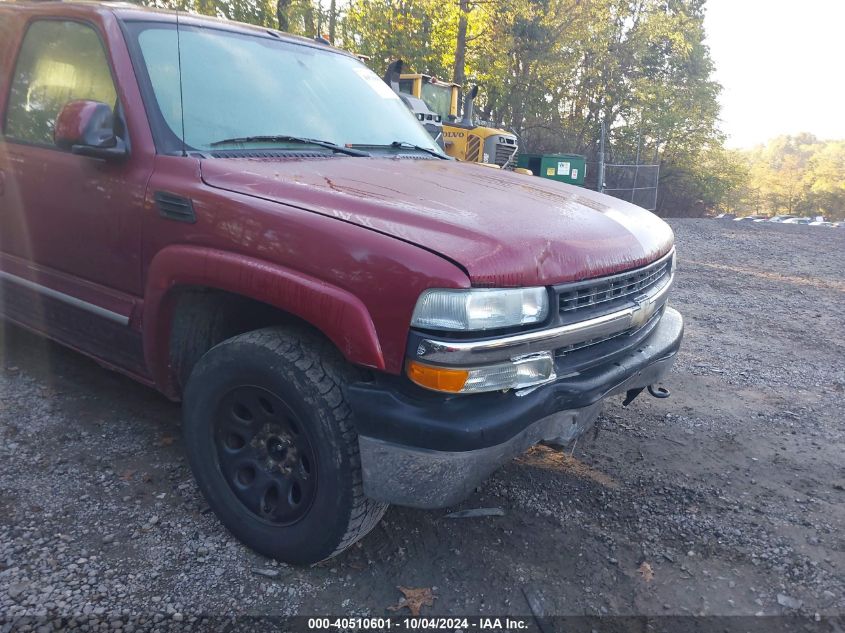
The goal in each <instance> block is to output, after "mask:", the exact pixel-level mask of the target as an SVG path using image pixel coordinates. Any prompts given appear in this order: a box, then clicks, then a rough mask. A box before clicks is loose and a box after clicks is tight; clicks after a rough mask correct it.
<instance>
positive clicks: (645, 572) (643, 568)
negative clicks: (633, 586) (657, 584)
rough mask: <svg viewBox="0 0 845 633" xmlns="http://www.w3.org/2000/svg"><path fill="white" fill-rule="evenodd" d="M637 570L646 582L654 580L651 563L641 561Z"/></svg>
mask: <svg viewBox="0 0 845 633" xmlns="http://www.w3.org/2000/svg"><path fill="white" fill-rule="evenodd" d="M637 571H638V572H640V575H641V576H642V577H643V580H645V581H646V582H651V581H652V580H654V570H653V569H652V568H651V565H649V564H648V563H647V562H645V561H643V562H642V564H641V565H640V566H639V568H638V569H637Z"/></svg>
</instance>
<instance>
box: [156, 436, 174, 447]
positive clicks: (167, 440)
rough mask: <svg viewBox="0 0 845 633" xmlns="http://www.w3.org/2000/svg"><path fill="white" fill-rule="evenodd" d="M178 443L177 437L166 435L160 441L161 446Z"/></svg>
mask: <svg viewBox="0 0 845 633" xmlns="http://www.w3.org/2000/svg"><path fill="white" fill-rule="evenodd" d="M175 441H176V437H175V436H173V435H165V436H164V437H162V438H161V439H160V440H159V441H158V445H159V446H171V445H172V444H173V442H175Z"/></svg>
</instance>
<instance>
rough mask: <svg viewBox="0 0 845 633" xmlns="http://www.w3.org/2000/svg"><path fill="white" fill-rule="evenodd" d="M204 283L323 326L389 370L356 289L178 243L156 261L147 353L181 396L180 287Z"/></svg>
mask: <svg viewBox="0 0 845 633" xmlns="http://www.w3.org/2000/svg"><path fill="white" fill-rule="evenodd" d="M190 286H200V287H207V288H215V289H217V290H223V291H226V292H231V293H233V294H237V295H241V296H244V297H248V298H250V299H254V300H256V301H261V302H263V303H266V304H269V305H272V306H274V307H276V308H278V309H280V310H283V311H285V312H288V313H289V314H293V315H295V316H297V317H299V318H301V319H303V320H304V321H306V322H308V323H310V324H311V325H312V326H314V327H316V328H317V329H319V330H320V331H321V332H322V333H323V334H324V335H325V336H326V337H327V338H328V339H329V340H331V341H332V342H333V343H334V344H335V346H337V348H338V349H339V350H340V351H341V353H343V355H344V356H345V357H346V358H347V360H349V361H350V362H353V363H356V364H359V365H364V366H367V367H373V368H375V369H381V370H383V369H384V368H385V361H384V355H383V353H382V349H381V346H380V344H379V339H378V335H377V333H376V329H375V326H374V325H373V321H372V319H371V317H370V314H369V312H368V310H367V308H366V306H365V305H364V304H363V303H362V302H361V301H360V299H358V298H357V297H356V296H355V295H353V294H351V293H350V292H348V291H346V290H343V289H341V288H338V287H337V286H333V285H331V284H328V283H326V282H325V281H322V280H319V279H316V278H314V277H310V276H308V275H304V274H302V273H300V272H297V271H294V270H291V269H288V268H286V267H283V266H279V265H278V264H272V263H269V262H266V261H262V260H259V259H255V258H251V257H248V256H245V255H240V254H237V253H230V252H225V251H219V250H215V249H211V248H206V247H200V246H187V245H176V246H168V247H166V248H164V249H162V250H161V251H159V252H158V253H157V254H156V255H155V257H154V258H153V260H152V262H151V263H150V267H149V271H148V276H147V285H146V292H145V300H144V314H143V322H142V329H143V339H144V358H145V360H146V363H147V366H148V367H149V369H150V372H151V373H152V375H153V378H154V380H155V382H156V384H157V385H158V387H159V388H160V389H162V391H164V392H165V393H166V394H167V395H169V396H172V397H173V396H176V395H177V393H178V389H177V386H176V382H175V379H174V376H173V372H172V368H171V366H170V349H169V341H170V328H171V325H172V321H173V310H174V308H175V298H176V294H177V293H176V292H174V290H176V289H177V288H183V287H190Z"/></svg>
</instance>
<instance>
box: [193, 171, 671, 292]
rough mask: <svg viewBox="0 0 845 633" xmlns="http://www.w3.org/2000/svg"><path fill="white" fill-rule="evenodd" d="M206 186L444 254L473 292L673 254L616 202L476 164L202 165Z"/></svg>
mask: <svg viewBox="0 0 845 633" xmlns="http://www.w3.org/2000/svg"><path fill="white" fill-rule="evenodd" d="M201 169H202V178H203V181H204V182H205V183H206V184H208V185H209V186H211V187H216V188H220V189H225V190H228V191H232V192H236V193H241V194H246V195H249V196H255V197H259V198H263V199H266V200H272V201H275V202H279V203H282V204H286V205H290V206H294V207H298V208H301V209H305V210H308V211H311V212H314V213H321V214H324V215H327V216H330V217H336V218H338V219H341V220H343V221H346V222H351V223H354V224H357V225H360V226H362V227H366V228H368V229H371V230H374V231H379V232H381V233H384V234H387V235H391V236H393V237H396V238H398V239H401V240H404V241H406V242H410V243H413V244H417V245H419V246H421V247H423V248H426V249H428V250H430V251H433V252H436V253H439V254H440V255H442V256H443V257H446V258H448V259H450V260H452V261H453V262H456V263H457V264H459V265H460V266H461V267H463V268H464V269H465V270H466V271H467V273H468V274H469V276H470V280H471V282H472V284H473V285H476V286H531V285H550V284H555V283H560V282H566V281H576V280H581V279H588V278H591V277H598V276H602V275H608V274H612V273H615V272H620V271H623V270H627V269H631V268H635V267H637V266H642V265H645V264H647V263H649V262H651V261H653V260H655V259H657V258H659V257H661V256H662V255H664V254H666V253H667V252H669V250H671V248H672V243H673V240H674V237H673V234H672V230H671V229H670V228H669V226H668V225H667V224H666V223H665V222H663V220H661V219H660V218H658V217H657V216H655V215H654V214H652V213H650V212H649V211H646V210H644V209H642V208H640V207H637V206H634V205H632V204H629V203H627V202H624V201H622V200H619V199H617V198H612V197H610V196H606V195H603V194H598V193H596V192H593V191H590V190H587V189H583V188H580V187H575V186H572V185H566V184H562V183H558V182H555V181H551V180H546V179H543V178H537V177H531V176H525V175H521V174H514V173H512V172H508V171H501V170H498V169H492V168H489V167H483V166H479V165H473V164H469V163H457V162H452V161H449V162H447V161H441V160H416V159H409V158H346V157H343V158H341V157H338V158H324V159H306V160H293V159H283V160H278V159H275V160H256V159H205V160H203V161H202V167H201Z"/></svg>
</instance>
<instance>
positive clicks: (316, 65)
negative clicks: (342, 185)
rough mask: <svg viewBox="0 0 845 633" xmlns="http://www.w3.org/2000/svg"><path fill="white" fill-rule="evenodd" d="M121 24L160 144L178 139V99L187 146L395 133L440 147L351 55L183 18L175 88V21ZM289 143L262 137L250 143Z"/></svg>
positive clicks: (358, 140)
mask: <svg viewBox="0 0 845 633" xmlns="http://www.w3.org/2000/svg"><path fill="white" fill-rule="evenodd" d="M128 26H129V29H130V31H131V32H132V33H133V34H134V36H135V38H136V41H135V42H133V44H135V45H136V46H134V47H135V48H136V52H137V53H140V54H139V55H136V57H140V59H139V60H138V61H139V62H140V63H141V64H143V68H142V70H143V71H145V73H146V75H147V76H148V78H149V85H150V92H151V93H152V98H153V99H154V101H155V104H154V106H155V107H154V108H152V109H153V110H155V115H156V116H154V117H151V118H155V119H157V120H158V121H159V123H160V127H163V128H164V130H162V134H161V136H163V137H164V138H163V139H161V140H162V144H163V145H164V146H165V149H166V151H176V150H178V149H180V147H181V141H180V140H179V139H180V138H181V136H182V116H183V115H182V107H181V103H182V100H184V126H185V143H186V144H187V145H188V146H189V147H190V148H193V149H199V150H203V149H205V150H207V149H210V148H211V147H212V144H214V143H219V142H220V141H222V140H225V139H235V138H245V137H254V136H264V137H267V136H291V137H302V138H311V139H319V140H322V141H328V142H330V143H334V144H337V145H347V144H350V145H351V144H356V145H364V144H367V145H390V143H392V142H394V141H402V142H406V143H411V144H414V145H420V146H422V147H425V148H430V149H432V150H434V151H438V148H437V146H436V145H435V143H434V141H433V139H432V138H431V136H429V135H428V133H427V132H426V131H425V129H424V128H423V127H422V126H421V125H420V124H419V122H418V121H417V120H416V118H415V117H414V116H413V114H412V113H411V112H410V111H409V110H408V109H407V108H406V107H405V105H404V104H403V103H402V101H401V100H400V99H399V98H398V97H397V95H396V94H395V93H394V92H393V91H392V90H391V89H390V87H389V86H388V85H387V84H385V83H384V82H383V81H382V80H381V79H379V77H378V76H377V75H376V74H375V73H373V72H372V71H371V70H369V69H368V68H367V67H366V66H364V65H363V64H362V63H361V62H360V61H358V60H357V59H354V58H351V57H347V56H345V55H342V54H339V53H335V52H332V51H331V50H329V49H326V50H321V49H320V48H316V47H312V46H307V45H301V44H295V43H291V42H286V41H283V40H279V39H275V38H273V37H272V36H261V35H255V36H254V35H244V34H240V33H234V32H231V31H225V30H219V29H213V28H197V27H193V26H185V25H182V26H180V34H179V43H178V47H179V48H181V60H182V72H181V75H182V89H181V91H180V89H179V74H180V73H179V65H178V60H179V56H180V51H179V48H177V38H176V29H175V25H173V24H161V23H132V24H129V25H128ZM180 92H181V97H180ZM148 106H149V104H148ZM148 109H150V108H149V107H148ZM159 114H160V116H159ZM157 140H158V139H157ZM242 144H243V143H238V144H234V143H233V146H239V145H242ZM289 144H290V143H289V142H286V141H282V140H268V139H266V138H265V139H263V140H260V141H259V140H256V141H250V142H249V148H250V149H255V148H257V147H273V148H278V147H284V146H287V145H289ZM224 147H225V144H224ZM218 148H219V146H218Z"/></svg>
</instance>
